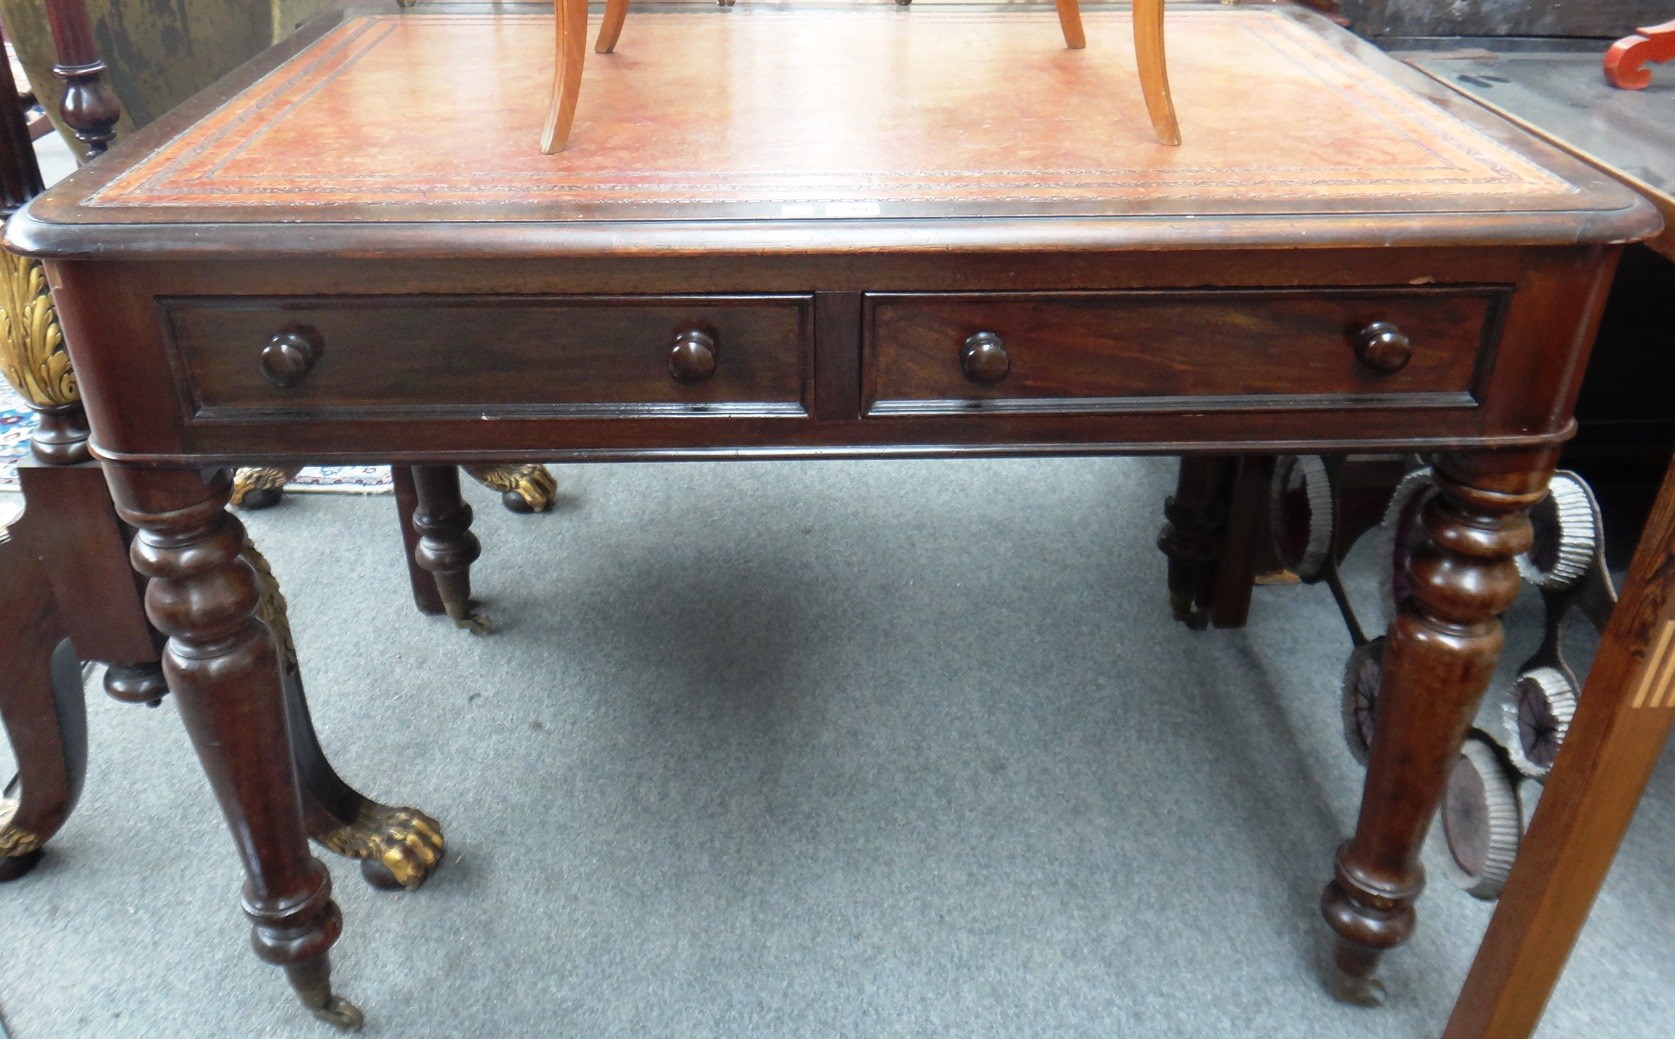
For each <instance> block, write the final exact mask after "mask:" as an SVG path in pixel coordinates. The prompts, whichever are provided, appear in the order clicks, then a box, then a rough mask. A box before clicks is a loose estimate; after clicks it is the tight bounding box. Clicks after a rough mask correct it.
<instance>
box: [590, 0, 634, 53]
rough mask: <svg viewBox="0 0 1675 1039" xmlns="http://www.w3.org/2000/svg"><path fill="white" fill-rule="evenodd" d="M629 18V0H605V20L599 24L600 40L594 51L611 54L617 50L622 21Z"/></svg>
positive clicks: (594, 46)
mask: <svg viewBox="0 0 1675 1039" xmlns="http://www.w3.org/2000/svg"><path fill="white" fill-rule="evenodd" d="M627 20H628V0H605V20H604V22H602V23H601V24H600V26H599V42H598V43H595V44H594V45H593V50H594V53H596V54H609V53H611V51H613V50H616V41H617V37H618V36H621V35H622V23H623V22H625V21H627Z"/></svg>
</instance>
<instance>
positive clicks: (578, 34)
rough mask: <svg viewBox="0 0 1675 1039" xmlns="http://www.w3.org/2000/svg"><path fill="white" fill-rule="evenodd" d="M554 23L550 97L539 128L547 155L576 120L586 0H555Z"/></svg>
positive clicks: (563, 139)
mask: <svg viewBox="0 0 1675 1039" xmlns="http://www.w3.org/2000/svg"><path fill="white" fill-rule="evenodd" d="M554 6H555V7H556V8H557V11H556V15H557V19H558V25H557V27H556V31H555V33H554V37H553V38H554V46H553V90H552V100H551V102H550V103H549V104H548V106H547V122H546V125H544V126H543V127H542V128H541V151H543V152H545V153H546V154H548V155H552V154H553V153H555V152H561V151H563V150H564V146H565V145H566V144H568V143H570V124H571V123H574V122H575V121H576V98H577V97H579V96H580V95H581V92H582V62H584V61H586V60H587V0H557V2H556V3H555V5H554Z"/></svg>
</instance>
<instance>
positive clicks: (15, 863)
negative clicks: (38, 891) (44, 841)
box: [0, 848, 46, 884]
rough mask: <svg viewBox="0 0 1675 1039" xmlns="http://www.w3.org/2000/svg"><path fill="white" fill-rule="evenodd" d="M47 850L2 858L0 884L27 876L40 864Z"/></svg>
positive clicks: (37, 849) (41, 849)
mask: <svg viewBox="0 0 1675 1039" xmlns="http://www.w3.org/2000/svg"><path fill="white" fill-rule="evenodd" d="M45 850H46V849H45V848H36V849H35V850H34V851H30V852H25V853H24V854H22V855H7V856H6V857H4V858H0V884H4V883H5V882H6V881H8V880H17V879H18V878H20V877H23V876H26V875H27V874H28V873H29V871H30V870H32V869H34V868H35V867H36V866H37V865H39V864H40V861H41V853H42V852H44V851H45Z"/></svg>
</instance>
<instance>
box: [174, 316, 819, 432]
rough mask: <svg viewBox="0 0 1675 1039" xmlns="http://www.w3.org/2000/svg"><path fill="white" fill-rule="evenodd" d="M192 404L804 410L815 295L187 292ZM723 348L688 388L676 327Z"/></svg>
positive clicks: (184, 329)
mask: <svg viewBox="0 0 1675 1039" xmlns="http://www.w3.org/2000/svg"><path fill="white" fill-rule="evenodd" d="M160 303H161V308H162V312H163V320H164V322H165V326H166V329H167V333H168V335H169V338H170V340H171V344H170V346H171V351H172V353H173V354H174V360H175V364H176V368H177V370H178V371H180V372H181V373H182V374H181V379H182V383H183V386H182V389H183V392H184V394H185V396H186V398H187V402H188V408H189V411H190V412H191V413H192V414H194V415H196V416H198V417H200V418H212V417H228V416H233V415H239V414H243V415H257V414H269V415H271V414H276V413H278V412H279V411H281V410H283V411H284V412H285V417H286V418H288V419H292V418H294V419H306V418H308V417H310V416H315V415H318V414H319V413H321V412H341V411H346V410H353V411H355V412H356V413H358V414H367V413H377V412H379V411H381V410H382V411H403V410H405V411H408V412H413V411H423V412H424V413H427V414H429V413H434V412H438V411H455V412H469V413H472V414H475V413H478V412H482V411H485V410H492V409H496V408H499V409H502V410H505V409H511V410H517V409H532V408H533V409H538V410H540V411H541V412H542V413H548V414H559V415H562V414H566V413H573V414H577V415H593V416H612V415H620V416H630V415H645V416H655V415H695V414H732V415H739V414H768V415H772V414H791V415H795V414H802V413H803V405H802V400H803V387H804V385H805V382H806V379H807V374H808V369H809V366H810V365H811V363H812V358H811V350H810V321H811V313H810V308H811V299H810V298H809V297H806V296H756V297H694V298H689V299H681V298H676V297H598V298H595V297H579V298H577V297H533V298H531V297H487V298H485V297H476V296H455V297H425V298H413V297H406V298H393V299H391V298H382V297H372V298H362V299H354V298H349V299H341V298H340V299H330V300H323V301H314V302H310V301H308V300H306V299H281V298H273V297H258V298H233V297H224V298H208V299H205V298H187V299H165V300H162V301H160ZM291 328H307V329H312V330H314V331H315V332H316V333H317V336H318V340H319V342H320V343H321V350H320V353H319V358H318V360H317V361H316V362H315V363H314V365H313V366H312V368H310V369H309V370H308V372H307V374H306V375H305V376H303V377H302V378H301V379H300V380H298V381H297V382H296V384H295V385H292V386H287V387H280V386H276V385H274V384H273V383H272V382H270V381H269V378H268V375H267V374H266V373H265V372H264V369H263V366H262V363H261V353H262V350H263V348H264V347H265V346H266V344H267V343H268V340H269V339H270V337H272V336H274V335H275V334H277V333H279V332H281V331H282V330H285V329H291ZM689 330H698V331H702V332H704V333H705V334H707V335H709V336H711V337H712V338H713V339H714V340H715V342H716V343H717V344H718V350H717V355H718V356H717V363H716V367H715V373H714V375H713V376H711V377H710V378H708V379H707V380H705V381H703V382H699V383H695V384H690V385H688V384H683V383H681V382H678V381H677V380H676V379H675V378H674V376H673V375H672V374H671V372H670V368H669V355H670V349H671V347H672V346H673V344H674V340H675V337H676V335H678V334H679V333H681V332H685V331H689Z"/></svg>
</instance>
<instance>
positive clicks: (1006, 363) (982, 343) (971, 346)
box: [960, 332, 1012, 386]
mask: <svg viewBox="0 0 1675 1039" xmlns="http://www.w3.org/2000/svg"><path fill="white" fill-rule="evenodd" d="M960 367H961V368H962V369H963V370H964V371H965V377H966V378H968V379H970V380H971V381H972V382H975V383H979V384H981V385H983V386H993V385H994V384H995V383H997V382H999V381H1000V380H1002V379H1004V378H1006V374H1007V373H1008V372H1010V371H1011V370H1012V355H1011V354H1009V353H1007V352H1006V342H1005V341H1004V340H1002V339H1001V338H1000V336H998V335H996V334H995V333H993V332H978V333H977V334H976V335H973V336H971V337H970V338H968V339H967V340H966V341H965V345H964V346H962V347H960Z"/></svg>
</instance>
